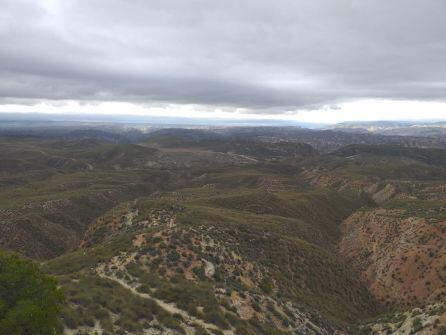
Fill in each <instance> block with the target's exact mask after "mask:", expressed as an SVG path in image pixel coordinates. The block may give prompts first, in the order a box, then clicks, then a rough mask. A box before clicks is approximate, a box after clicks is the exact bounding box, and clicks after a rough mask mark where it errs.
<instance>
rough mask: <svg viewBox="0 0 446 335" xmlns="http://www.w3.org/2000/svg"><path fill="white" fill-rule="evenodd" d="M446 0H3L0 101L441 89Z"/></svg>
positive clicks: (317, 99)
mask: <svg viewBox="0 0 446 335" xmlns="http://www.w3.org/2000/svg"><path fill="white" fill-rule="evenodd" d="M445 12H446V2H445V1H443V0H424V1H415V0H393V1H377V0H362V1H349V0H312V1H309V0H308V1H304V0H300V1H297V0H289V1H285V0H275V1H272V0H269V1H266V0H244V1H239V0H226V1H205V0H201V1H198V0H190V1H182V0H153V1H143V0H135V1H125V0H92V1H79V0H78V1H75V0H64V1H62V0H60V1H56V0H54V1H38V0H36V1H31V0H30V1H24V0H16V1H7V0H0V79H1V81H0V101H3V102H6V101H11V99H13V100H15V101H20V99H23V101H29V99H50V100H63V99H77V100H81V101H102V100H106V101H110V100H116V101H131V102H137V103H141V104H150V103H187V104H200V105H207V106H220V107H228V108H229V107H243V108H247V109H253V110H256V111H257V112H262V111H269V112H271V111H274V112H278V113H280V112H285V111H286V110H295V109H300V108H317V107H319V106H321V105H330V106H332V105H336V104H337V103H339V102H342V101H348V100H352V99H360V98H386V99H413V100H441V101H443V100H446V97H445V94H444V92H445V88H446V62H444V59H446V20H444V17H443V16H444V13H445Z"/></svg>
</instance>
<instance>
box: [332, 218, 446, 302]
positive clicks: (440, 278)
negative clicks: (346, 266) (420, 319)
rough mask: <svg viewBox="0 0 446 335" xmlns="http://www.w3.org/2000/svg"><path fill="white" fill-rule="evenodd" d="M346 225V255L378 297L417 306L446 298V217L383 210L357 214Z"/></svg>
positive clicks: (343, 245)
mask: <svg viewBox="0 0 446 335" xmlns="http://www.w3.org/2000/svg"><path fill="white" fill-rule="evenodd" d="M341 229H342V232H343V238H342V240H341V242H340V246H339V250H340V253H341V254H342V255H343V256H344V257H346V258H347V260H349V261H350V262H351V263H352V264H353V266H354V267H355V268H356V269H357V270H358V271H359V272H360V274H361V278H362V280H363V281H364V282H365V283H366V285H367V286H368V287H369V289H370V291H371V292H372V294H373V295H375V296H376V297H377V298H378V299H380V300H382V301H384V302H386V303H389V304H396V305H400V304H408V305H413V304H417V303H434V302H436V301H440V300H441V299H444V298H445V297H446V253H444V250H446V249H445V248H446V221H442V222H434V223H433V222H429V221H428V220H426V219H425V218H420V217H405V216H404V210H386V209H377V210H373V211H359V212H356V213H354V214H353V215H351V216H350V217H349V218H347V219H346V220H345V221H344V222H343V223H342V225H341Z"/></svg>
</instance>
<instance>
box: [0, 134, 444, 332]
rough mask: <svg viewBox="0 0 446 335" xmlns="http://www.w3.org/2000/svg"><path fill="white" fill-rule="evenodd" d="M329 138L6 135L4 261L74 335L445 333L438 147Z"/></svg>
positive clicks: (1, 193)
mask: <svg viewBox="0 0 446 335" xmlns="http://www.w3.org/2000/svg"><path fill="white" fill-rule="evenodd" d="M327 132H328V133H327ZM327 132H326V131H320V132H317V131H307V130H303V131H299V130H293V129H288V128H285V129H280V128H279V129H275V128H267V127H266V128H252V129H247V128H234V129H232V128H228V129H218V130H215V131H214V130H200V129H196V130H194V129H184V130H178V129H161V130H159V131H153V132H149V133H148V134H146V135H144V136H142V135H141V136H138V137H137V138H138V140H137V141H135V142H131V141H130V142H128V141H124V142H125V143H124V142H122V143H114V142H110V141H107V140H104V138H112V137H113V136H112V135H110V136H105V135H104V133H101V137H102V138H101V139H98V138H95V135H96V133H95V134H93V135H94V136H93V135H92V133H88V132H80V134H81V135H79V133H78V135H77V136H78V138H70V139H66V138H64V137H58V136H56V135H54V136H51V137H45V136H43V135H42V136H22V135H20V136H19V137H11V135H10V134H7V135H5V136H3V137H1V138H0V143H1V147H2V150H1V152H0V156H1V157H0V232H1V234H0V248H1V249H3V250H9V251H14V252H18V253H20V254H21V255H23V256H26V257H28V258H31V259H33V260H36V261H38V262H39V263H40V264H41V267H42V269H43V270H44V271H45V273H47V274H48V275H51V276H53V277H55V278H56V280H57V282H58V284H59V286H60V287H61V288H62V290H63V292H64V295H65V299H66V300H65V303H64V305H63V308H62V314H61V318H60V327H59V328H60V329H59V330H60V331H61V332H62V333H64V334H67V335H71V334H76V335H82V334H104V335H107V334H187V335H189V334H191V335H192V334H214V335H219V334H226V335H230V334H296V335H297V334H327V335H328V334H339V335H340V334H437V333H438V334H443V333H441V332H442V331H444V329H446V328H445V327H446V184H445V180H446V150H445V149H444V148H442V144H441V143H442V142H441V140H439V139H436V140H435V141H433V143H430V142H429V141H430V140H429V139H428V138H418V139H417V140H416V141H415V140H414V139H409V138H405V137H401V138H399V137H396V136H391V137H386V136H384V135H376V136H375V135H366V136H365V137H363V140H361V141H360V142H358V143H356V142H355V141H356V140H357V137H356V136H357V135H354V137H353V138H350V139H349V140H348V136H350V135H349V134H347V133H346V134H343V133H335V132H330V131H327ZM327 134H328V135H327ZM123 136H124V135H123ZM339 136H340V137H342V138H344V139H345V143H343V141H340V142H339V143H338V142H336V140H335V139H334V138H336V137H339ZM361 136H362V135H361ZM115 138H116V136H115ZM305 139H307V140H305ZM308 139H309V140H308ZM333 141H334V142H333ZM395 141H396V143H395ZM410 141H412V144H413V143H418V144H419V145H416V144H414V145H413V146H411V145H409V143H410ZM414 141H415V142H414ZM318 143H319V144H318ZM333 143H336V145H334V144H333ZM429 143H430V145H429ZM425 146H428V147H425Z"/></svg>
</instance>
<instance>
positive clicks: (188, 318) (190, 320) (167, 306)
mask: <svg viewBox="0 0 446 335" xmlns="http://www.w3.org/2000/svg"><path fill="white" fill-rule="evenodd" d="M134 256H135V255H134V254H132V255H129V256H128V257H127V258H126V259H124V260H123V259H122V256H121V257H120V258H118V257H114V258H113V259H112V260H111V264H112V265H113V266H115V267H116V268H117V269H119V270H121V271H126V270H125V265H126V264H128V263H129V262H130V261H132V260H133V258H134ZM106 267H107V264H101V265H99V266H98V267H97V268H96V273H97V274H98V276H99V277H101V278H106V279H109V280H113V281H114V282H116V283H118V284H119V285H121V286H122V287H124V288H125V289H127V290H129V291H130V292H132V294H134V295H137V296H139V297H141V298H143V299H151V300H153V301H155V302H156V303H157V304H158V306H159V307H161V308H162V309H164V310H165V311H167V312H169V313H171V314H179V315H181V317H182V318H183V320H184V321H185V323H186V324H187V325H192V324H194V323H195V324H198V325H200V326H201V327H203V328H204V329H206V330H207V331H208V332H210V331H212V330H219V329H220V328H218V327H217V326H216V325H214V324H212V323H207V322H205V321H203V320H200V319H198V318H196V317H194V316H192V315H190V314H189V313H188V312H186V311H184V310H182V309H179V308H178V307H176V306H175V304H173V303H167V302H165V301H163V300H160V299H157V298H154V297H152V296H151V295H150V294H147V293H142V292H138V291H137V288H138V284H136V285H135V284H129V283H127V282H126V281H125V280H123V279H120V278H118V277H117V276H116V273H115V272H112V273H113V274H112V275H109V274H107V272H108V271H106ZM115 271H116V270H115ZM223 333H224V334H225V335H234V332H233V331H232V330H225V331H223Z"/></svg>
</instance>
